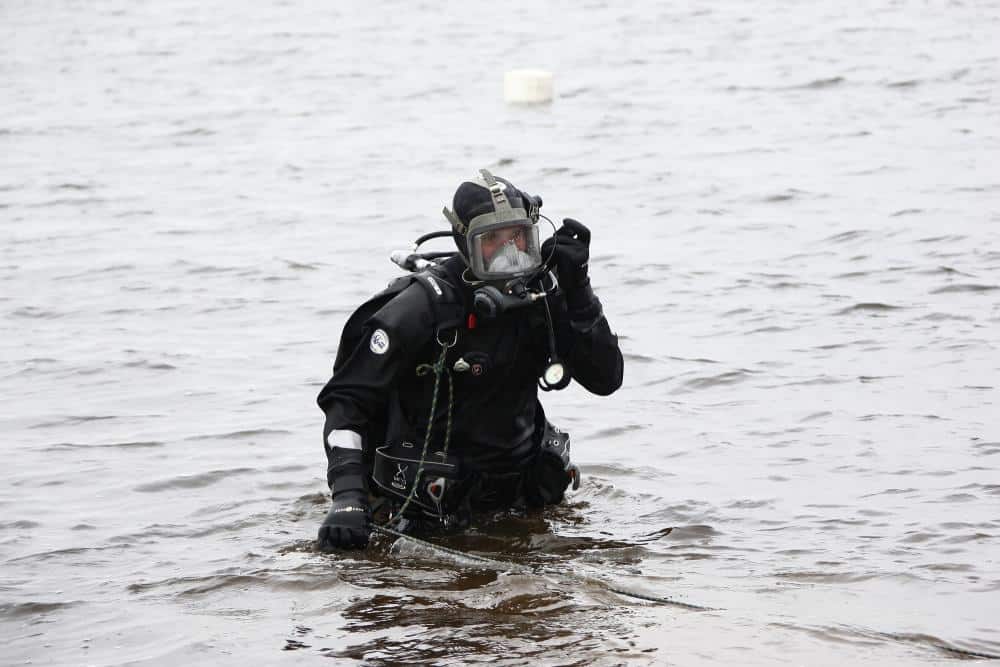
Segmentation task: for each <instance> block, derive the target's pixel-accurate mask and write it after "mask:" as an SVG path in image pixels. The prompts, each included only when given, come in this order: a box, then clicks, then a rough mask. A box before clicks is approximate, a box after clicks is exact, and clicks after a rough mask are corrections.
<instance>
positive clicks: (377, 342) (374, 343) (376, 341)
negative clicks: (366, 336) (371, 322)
mask: <svg viewBox="0 0 1000 667" xmlns="http://www.w3.org/2000/svg"><path fill="white" fill-rule="evenodd" d="M368 348H369V349H370V350H371V351H372V352H374V353H375V354H385V353H386V352H388V351H389V334H387V333H386V332H385V330H384V329H376V330H375V333H373V334H372V338H371V340H370V341H368Z"/></svg>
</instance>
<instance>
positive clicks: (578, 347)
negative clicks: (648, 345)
mask: <svg viewBox="0 0 1000 667" xmlns="http://www.w3.org/2000/svg"><path fill="white" fill-rule="evenodd" d="M541 250H542V256H543V257H548V256H549V253H552V257H553V260H554V262H555V269H556V273H557V274H558V276H559V286H560V288H561V289H562V291H563V294H564V295H565V298H564V300H565V305H566V315H567V318H568V320H569V326H568V327H566V326H562V327H559V328H560V329H561V332H560V333H561V334H562V335H560V336H559V338H560V339H562V340H561V341H560V342H561V343H562V344H561V345H560V348H564V349H565V350H566V352H565V354H566V358H567V360H568V361H569V366H570V369H571V371H572V373H573V379H575V380H576V381H577V382H579V383H580V384H581V385H583V387H584V388H586V389H587V390H588V391H590V392H593V393H595V394H598V395H601V396H606V395H608V394H611V393H613V392H614V391H615V390H617V389H618V388H619V387H620V386H621V384H622V375H623V373H624V361H623V359H622V353H621V350H620V349H619V348H618V337H617V336H615V335H614V334H613V333H612V332H611V327H610V326H609V325H608V321H607V318H606V317H605V316H604V309H603V308H602V306H601V301H600V299H598V298H597V295H596V294H594V290H593V288H592V287H591V286H590V275H589V268H590V230H589V229H587V227H586V226H584V225H583V224H581V223H580V222H577V221H576V220H573V219H572V218H566V219H564V220H563V225H562V227H560V228H559V229H558V230H556V233H555V235H554V236H553V237H552V238H550V239H547V240H546V241H545V243H543V244H542V248H541Z"/></svg>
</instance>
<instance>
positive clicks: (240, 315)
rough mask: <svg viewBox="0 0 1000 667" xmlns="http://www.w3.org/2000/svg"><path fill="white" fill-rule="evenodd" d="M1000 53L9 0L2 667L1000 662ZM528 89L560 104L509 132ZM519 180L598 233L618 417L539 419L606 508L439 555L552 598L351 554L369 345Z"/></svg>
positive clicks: (383, 15) (771, 25)
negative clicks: (342, 504) (340, 549)
mask: <svg viewBox="0 0 1000 667" xmlns="http://www.w3.org/2000/svg"><path fill="white" fill-rule="evenodd" d="M998 34H1000V4H998V3H997V2H985V1H983V2H975V1H973V2H966V3H959V2H924V3H920V2H879V3H868V4H865V3H862V4H861V5H859V6H858V7H854V6H852V4H851V3H848V4H847V5H845V6H843V7H842V6H839V5H836V4H833V3H793V2H762V3H753V4H749V3H738V2H732V1H724V0H720V1H718V2H713V3H708V4H702V5H698V6H686V5H678V6H666V5H664V6H659V7H658V6H656V5H655V4H654V3H646V4H643V5H638V6H635V7H632V8H618V7H616V6H612V5H610V4H605V3H601V2H594V3H590V4H579V3H553V4H551V5H550V6H549V8H547V9H538V8H537V7H536V6H535V4H534V3H529V2H525V1H523V0H521V1H515V2H513V3H506V4H499V5H498V4H495V3H494V4H487V5H476V6H473V5H471V4H468V3H458V2H451V3H448V2H445V3H434V4H418V5H415V4H412V3H403V2H398V1H397V2H388V3H354V2H345V3H295V2H271V3H236V2H226V3H207V4H205V3H195V2H182V1H175V0H162V1H160V2H156V3H149V2H143V3H132V2H124V1H123V0H105V1H102V2H95V3H84V2H72V1H67V2H35V3H28V2H16V1H10V0H8V1H5V2H3V3H0V225H2V226H0V239H2V245H0V249H2V250H0V252H2V255H0V312H2V314H3V319H2V324H0V327H2V336H0V351H2V356H0V397H2V409H0V424H2V434H3V438H2V440H0V443H2V444H0V452H2V453H3V473H2V478H0V479H2V483H0V563H2V568H0V637H2V643H0V646H2V648H0V663H3V664H26V663H28V664H60V665H76V664H95V665H119V664H187V663H195V664H241V665H242V664H302V663H303V662H316V663H319V664H331V661H332V663H334V664H336V663H343V664H352V663H358V662H366V663H367V664H372V665H376V664H412V663H417V662H426V663H437V664H445V663H448V664H464V663H475V662H480V661H482V662H485V661H496V662H498V663H499V664H529V663H530V664H538V663H541V664H580V665H583V664H681V665H690V664H725V665H729V664H782V663H787V664H829V665H839V664H844V663H861V662H875V661H878V662H879V663H881V664H940V663H947V662H950V661H952V660H957V659H961V658H962V657H963V654H962V653H960V652H958V651H954V650H949V648H950V649H964V650H966V651H972V652H978V653H986V654H1000V629H998V628H1000V623H998V622H997V619H998V618H1000V548H998V536H1000V480H998V476H997V472H998V464H1000V419H998V418H997V416H996V415H997V406H996V403H997V377H998V372H1000V353H998V348H1000V334H998V324H1000V232H998V229H1000V169H998V167H997V156H998V154H1000V152H998V149H1000V100H998V97H997V95H998V92H997V86H998V82H1000V47H998V46H997V44H998V42H997V35H998ZM522 66H532V67H544V68H547V69H550V70H552V71H553V72H554V73H555V77H556V78H555V80H556V91H557V95H556V99H555V101H554V102H553V104H552V105H550V106H543V107H527V108H525V107H507V106H505V105H504V103H503V101H502V99H501V87H502V76H503V72H504V71H505V70H507V69H511V68H514V67H522ZM480 167H489V168H491V169H492V170H494V171H495V172H496V173H498V174H500V175H502V176H505V177H507V178H509V179H511V180H512V181H513V182H514V183H515V184H518V185H519V186H520V187H522V188H524V189H526V190H528V191H530V192H533V193H538V194H541V195H542V196H543V197H544V198H545V202H546V203H545V207H544V208H543V212H546V213H548V215H549V216H550V217H552V218H553V219H555V220H557V221H558V220H559V219H561V218H562V217H566V216H569V217H575V218H578V219H580V220H581V221H583V222H585V223H586V224H587V225H589V226H590V227H591V228H592V230H593V236H594V247H593V260H592V267H593V268H592V276H593V281H594V284H595V286H596V287H597V289H598V292H599V294H600V296H601V298H602V300H603V302H604V306H605V310H606V312H607V314H608V317H609V320H610V322H611V323H612V326H613V328H614V329H615V330H616V331H617V332H618V333H619V334H620V335H621V344H622V348H623V351H624V353H625V357H626V380H625V385H624V387H623V388H622V389H621V390H620V391H619V392H618V393H617V394H615V395H613V396H612V397H609V398H598V397H594V396H590V395H588V394H586V392H584V391H583V390H581V389H579V388H577V387H574V388H571V389H569V390H567V391H565V392H561V393H559V394H549V395H546V396H545V401H546V406H547V411H548V412H549V413H550V415H551V416H552V417H553V419H554V421H556V423H558V424H559V425H560V426H562V427H563V428H565V429H567V430H569V431H571V433H572V435H573V439H574V451H575V457H576V459H577V460H578V462H579V463H580V465H581V468H582V470H583V473H584V483H583V486H582V487H581V489H580V490H579V491H577V492H575V493H573V494H572V495H571V497H570V499H569V502H568V503H567V504H566V505H565V506H563V507H560V508H558V509H555V510H551V511H548V512H546V513H544V514H541V515H530V516H527V517H516V516H514V517H503V518H499V519H497V520H496V521H495V522H493V523H491V524H488V525H484V526H482V527H480V529H479V530H478V531H477V532H474V533H471V534H468V535H462V536H456V537H452V538H449V539H447V540H444V541H443V542H441V543H443V544H446V545H447V546H449V547H452V548H456V549H460V550H464V551H466V552H468V553H472V554H478V555H480V556H485V557H488V558H491V559H494V560H501V561H505V562H510V563H513V564H518V565H519V566H528V567H529V570H528V571H526V570H524V569H523V568H521V569H518V568H514V569H511V570H510V571H505V570H503V569H502V568H490V567H484V566H481V565H477V564H476V562H475V561H472V562H469V561H466V560H463V559H460V558H448V557H444V556H443V555H442V556H440V557H437V556H435V555H434V552H428V551H426V550H425V551H420V550H410V551H407V550H405V549H402V550H400V549H390V548H389V544H388V543H387V541H386V540H379V541H378V543H377V544H375V545H374V546H373V547H372V548H371V549H369V550H368V551H367V552H363V553H358V554H353V555H324V554H319V553H316V552H315V551H314V550H313V547H312V539H313V538H314V536H315V531H316V528H317V526H318V523H319V521H320V520H321V519H322V517H323V515H324V513H325V510H326V507H327V503H328V500H327V498H326V496H325V488H324V486H325V485H324V469H325V460H324V457H323V453H322V448H321V443H320V428H321V419H320V418H321V413H320V412H319V411H318V409H316V407H315V405H314V397H315V395H316V393H317V392H318V390H319V388H320V387H321V386H322V384H323V383H324V382H325V381H326V379H327V378H328V376H329V372H330V364H331V360H332V358H333V356H334V354H335V351H336V345H337V342H338V336H339V332H340V328H341V326H342V325H343V323H344V320H345V319H346V317H347V315H348V314H349V313H350V312H351V310H352V309H353V308H354V307H355V306H356V305H357V304H358V303H359V302H360V301H361V300H363V299H364V298H365V297H366V296H367V295H369V294H372V293H374V292H375V291H377V290H379V289H381V287H382V286H384V284H385V283H386V282H388V281H389V280H390V279H391V278H393V277H395V276H396V275H398V274H399V272H398V270H397V269H396V268H395V267H394V266H393V265H391V264H390V263H389V262H388V261H387V259H386V258H387V256H388V253H389V252H390V251H391V250H394V249H397V248H404V247H406V246H407V245H408V244H409V243H410V242H411V240H412V239H413V238H415V237H416V236H417V235H418V234H421V233H423V232H426V231H430V230H434V229H444V228H445V223H444V220H443V218H441V216H440V214H439V211H440V209H441V207H442V206H443V205H445V204H447V203H449V201H450V196H451V193H452V192H453V190H454V188H455V187H456V186H457V184H458V183H459V182H460V181H461V180H463V179H464V178H467V177H469V176H471V175H474V174H475V172H476V170H477V169H478V168H480ZM991 415H992V416H991ZM670 529H672V530H670ZM532 567H534V568H541V569H538V570H537V572H535V571H533V570H530V568H532ZM533 572H535V573H533ZM546 572H549V573H552V572H555V573H574V572H576V573H579V574H580V575H581V576H587V577H593V576H601V577H605V578H608V579H611V580H614V581H617V582H619V583H620V584H621V585H622V586H628V587H630V588H633V589H637V590H642V591H645V592H648V593H649V594H651V595H659V596H670V597H673V598H675V599H677V600H682V601H687V602H690V603H694V604H699V605H703V606H709V607H713V608H714V609H715V611H709V612H694V611H688V610H686V609H683V608H678V607H671V606H661V605H655V604H651V603H648V602H643V601H639V600H635V599H629V598H625V597H622V596H619V595H616V594H614V593H611V592H609V591H608V590H606V589H604V588H602V587H601V586H599V585H596V584H593V583H587V581H590V580H587V581H581V582H580V583H578V584H573V583H567V579H565V578H561V577H560V576H555V575H552V574H546ZM567 576H568V575H567ZM578 581H579V580H578ZM965 657H968V656H965Z"/></svg>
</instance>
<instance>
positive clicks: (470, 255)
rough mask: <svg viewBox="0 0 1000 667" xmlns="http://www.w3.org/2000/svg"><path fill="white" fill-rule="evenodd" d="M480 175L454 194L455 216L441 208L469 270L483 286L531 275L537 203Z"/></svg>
mask: <svg viewBox="0 0 1000 667" xmlns="http://www.w3.org/2000/svg"><path fill="white" fill-rule="evenodd" d="M479 173H480V174H481V175H482V178H481V179H476V181H470V182H466V183H463V184H462V186H461V187H460V188H459V190H458V192H456V194H455V203H454V205H455V208H456V211H457V212H456V211H451V210H449V209H448V208H447V207H446V208H445V209H444V216H445V218H447V219H448V222H450V223H451V226H452V230H453V231H454V232H455V234H456V238H457V239H458V240H459V247H460V249H462V250H463V252H462V254H463V255H464V256H465V259H466V262H467V263H468V265H469V269H470V270H471V271H472V274H473V275H474V276H475V277H476V278H478V279H479V280H482V281H484V282H501V281H506V280H511V279H513V278H519V277H522V276H526V275H528V274H530V273H532V272H534V271H535V270H537V269H538V267H540V266H541V265H542V254H541V249H540V243H539V240H538V226H537V222H538V203H537V201H535V200H534V198H529V199H532V201H525V197H523V196H522V195H521V193H520V192H519V191H518V190H517V189H516V188H514V187H513V186H510V185H509V184H508V183H506V182H504V181H499V180H497V178H496V177H495V176H493V174H491V173H490V172H489V171H487V170H485V169H481V170H480V172H479ZM463 218H465V220H466V221H465V222H463ZM460 239H464V243H462V242H461V240H460ZM463 245H464V248H463V247H462V246H463Z"/></svg>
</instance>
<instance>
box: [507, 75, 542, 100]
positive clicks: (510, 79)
mask: <svg viewBox="0 0 1000 667" xmlns="http://www.w3.org/2000/svg"><path fill="white" fill-rule="evenodd" d="M503 98H504V100H505V101H506V102H507V103H508V104H546V103H548V102H551V101H552V72H547V71H545V70H543V69H512V70H510V71H509V72H506V73H505V74H504V75H503Z"/></svg>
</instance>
